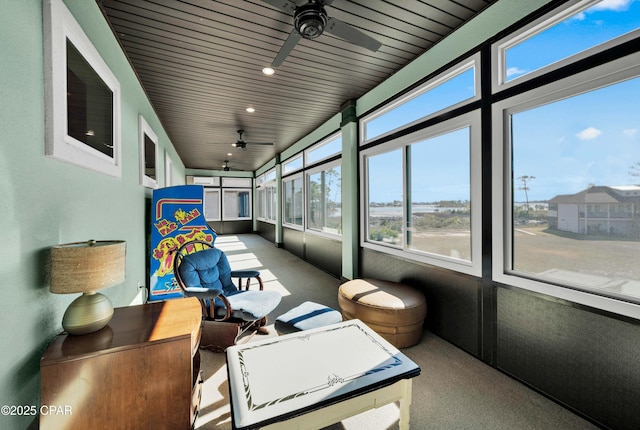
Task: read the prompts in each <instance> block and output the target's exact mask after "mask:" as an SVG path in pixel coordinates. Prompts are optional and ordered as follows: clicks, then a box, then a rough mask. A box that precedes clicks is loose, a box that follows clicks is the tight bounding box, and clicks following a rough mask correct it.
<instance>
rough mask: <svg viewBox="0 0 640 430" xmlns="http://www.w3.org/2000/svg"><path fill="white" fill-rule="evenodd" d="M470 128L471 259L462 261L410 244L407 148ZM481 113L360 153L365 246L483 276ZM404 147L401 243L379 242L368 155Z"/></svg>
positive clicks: (361, 236)
mask: <svg viewBox="0 0 640 430" xmlns="http://www.w3.org/2000/svg"><path fill="white" fill-rule="evenodd" d="M465 127H469V131H470V136H469V162H470V165H469V169H470V170H469V180H470V184H469V185H470V196H469V197H470V199H471V215H470V221H471V238H470V239H471V260H470V261H466V260H460V259H455V258H452V257H448V256H445V255H441V254H433V253H428V252H424V251H418V250H415V249H411V248H408V247H407V231H408V227H407V214H408V204H409V203H408V202H407V184H408V181H410V180H411V178H410V177H409V176H408V170H407V147H408V146H410V145H411V144H414V143H418V142H420V141H423V140H427V139H430V138H434V137H437V136H440V135H443V134H447V133H449V132H454V131H456V130H460V129H462V128H465ZM481 134H482V131H481V113H480V110H479V109H476V110H473V111H471V112H468V113H466V114H463V115H460V116H457V117H455V118H451V119H449V120H446V121H443V122H440V123H438V124H436V125H433V126H431V127H427V128H424V129H422V130H418V131H416V132H413V133H410V134H406V135H404V136H402V137H399V138H397V139H394V140H392V141H389V142H386V143H384V144H382V145H377V146H374V147H371V148H368V149H366V150H364V151H361V153H360V166H361V169H360V207H361V208H363V209H362V211H361V222H360V246H361V247H362V248H367V249H372V250H375V251H378V252H382V253H386V254H391V255H395V256H398V257H402V258H406V259H408V260H412V261H417V262H421V263H426V264H431V265H434V266H438V267H442V268H445V269H449V270H453V271H456V272H461V273H466V274H469V275H474V276H482V159H481V156H482V154H481ZM398 148H401V149H402V169H403V183H402V201H403V207H402V225H403V227H402V229H403V238H402V244H401V245H400V246H398V245H392V244H383V243H382V242H378V241H369V240H368V237H369V230H368V229H369V211H368V209H366V208H367V207H368V201H369V196H368V186H367V178H368V177H369V172H368V163H367V160H366V158H367V157H368V156H372V155H378V154H382V153H385V152H388V151H392V150H396V149H398Z"/></svg>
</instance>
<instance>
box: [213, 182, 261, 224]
mask: <svg viewBox="0 0 640 430" xmlns="http://www.w3.org/2000/svg"><path fill="white" fill-rule="evenodd" d="M223 179H224V178H223ZM220 190H221V194H220V195H221V199H220V203H221V205H222V211H221V213H220V215H221V219H222V221H246V220H251V219H253V203H252V201H251V200H252V198H251V197H252V192H251V188H240V187H234V188H224V187H223V188H221V189H220ZM240 192H245V193H248V195H249V215H247V216H244V217H243V216H227V214H226V213H225V211H226V208H225V206H226V205H225V194H227V193H240Z"/></svg>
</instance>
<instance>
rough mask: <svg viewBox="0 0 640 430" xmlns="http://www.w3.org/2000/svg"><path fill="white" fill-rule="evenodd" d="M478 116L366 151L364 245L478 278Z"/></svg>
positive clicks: (438, 126) (430, 129)
mask: <svg viewBox="0 0 640 430" xmlns="http://www.w3.org/2000/svg"><path fill="white" fill-rule="evenodd" d="M479 122H480V115H479V112H472V113H470V114H467V115H463V116H460V117H457V118H455V119H453V120H449V121H446V122H443V123H440V124H438V125H436V126H432V127H429V128H428V129H425V130H422V131H419V132H415V133H412V134H410V135H406V136H403V137H401V138H398V139H396V140H394V141H392V142H388V143H386V144H384V145H379V146H378V147H373V148H370V149H368V150H366V151H363V155H362V160H363V162H362V165H363V166H364V171H363V175H364V180H363V181H362V182H363V183H364V184H366V186H365V190H364V193H363V199H364V200H365V205H364V206H365V207H366V208H367V211H366V220H365V223H364V229H365V230H364V231H363V235H362V236H363V238H364V241H363V246H364V247H367V248H373V249H376V250H379V251H382V252H388V253H391V254H396V255H401V256H404V257H407V258H411V259H414V260H418V261H424V262H428V263H431V264H436V265H440V266H443V267H447V268H450V269H453V270H457V271H462V272H465V273H471V274H475V275H479V274H480V273H481V267H480V253H481V249H480V245H479V244H480V216H481V209H480V207H481V199H480V195H481V194H480V193H481V189H480V180H481V178H480V168H479V166H480V149H479V148H480V124H479Z"/></svg>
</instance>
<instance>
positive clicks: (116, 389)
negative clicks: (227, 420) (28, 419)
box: [40, 298, 202, 430]
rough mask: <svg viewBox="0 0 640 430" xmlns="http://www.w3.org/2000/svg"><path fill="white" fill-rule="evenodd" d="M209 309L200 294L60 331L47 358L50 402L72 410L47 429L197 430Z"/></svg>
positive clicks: (44, 369)
mask: <svg viewBox="0 0 640 430" xmlns="http://www.w3.org/2000/svg"><path fill="white" fill-rule="evenodd" d="M201 312H202V311H201V308H200V303H199V302H198V300H197V299H195V298H186V299H175V300H169V301H166V302H159V303H152V304H145V305H139V306H129V307H123V308H116V309H115V312H114V315H113V319H112V320H111V322H110V323H109V325H108V326H106V327H105V328H103V329H102V330H100V331H98V332H96V333H92V334H88V335H84V336H71V335H67V334H61V335H59V336H57V337H56V338H55V339H54V341H53V342H52V343H51V345H50V346H49V347H48V348H47V350H46V351H45V353H44V355H43V356H42V359H41V361H40V373H41V388H42V405H43V406H45V405H46V406H55V407H56V408H59V409H57V410H58V411H63V412H64V413H60V414H54V413H52V414H46V415H45V414H42V415H41V416H40V428H41V429H43V430H49V429H136V430H137V429H172V430H173V429H189V428H192V427H193V424H194V421H195V418H196V416H197V414H198V408H199V406H200V395H201V387H202V374H201V372H200V353H199V351H198V346H199V343H200V334H201V323H202V313H201ZM60 407H62V409H60ZM45 410H52V409H51V408H49V409H45ZM54 410H55V409H54Z"/></svg>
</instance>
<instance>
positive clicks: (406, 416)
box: [398, 379, 412, 430]
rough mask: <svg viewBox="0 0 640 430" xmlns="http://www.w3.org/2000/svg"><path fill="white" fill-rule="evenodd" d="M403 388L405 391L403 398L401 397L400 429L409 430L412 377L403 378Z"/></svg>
mask: <svg viewBox="0 0 640 430" xmlns="http://www.w3.org/2000/svg"><path fill="white" fill-rule="evenodd" d="M402 382H403V384H402V390H403V391H404V393H403V395H402V398H401V399H400V420H399V423H398V424H399V427H400V430H409V420H410V416H411V413H410V409H411V387H412V382H411V379H403V380H402Z"/></svg>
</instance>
